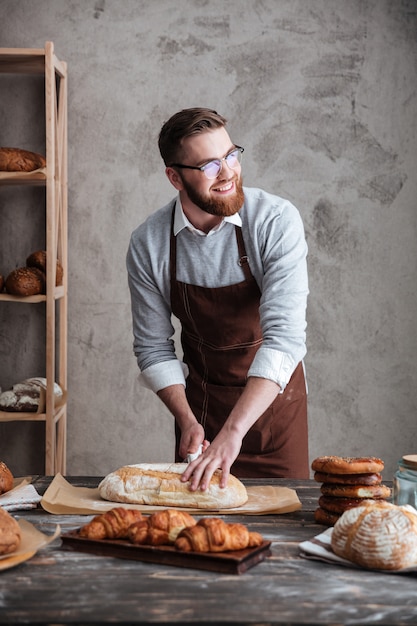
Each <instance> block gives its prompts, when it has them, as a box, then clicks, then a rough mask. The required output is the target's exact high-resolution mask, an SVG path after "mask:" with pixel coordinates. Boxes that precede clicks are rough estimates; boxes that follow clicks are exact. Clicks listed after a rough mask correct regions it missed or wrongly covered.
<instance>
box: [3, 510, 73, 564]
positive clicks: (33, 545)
mask: <svg viewBox="0 0 417 626" xmlns="http://www.w3.org/2000/svg"><path fill="white" fill-rule="evenodd" d="M18 524H19V526H20V532H21V537H22V539H21V542H20V546H19V549H18V550H16V551H15V552H12V553H11V554H3V555H0V571H2V570H5V569H9V568H10V567H14V566H15V565H18V564H19V563H22V562H23V561H27V560H28V559H31V558H32V557H33V555H34V554H36V553H37V552H38V550H40V549H41V548H44V547H45V546H47V545H48V544H49V543H51V542H52V541H54V539H56V538H57V537H59V535H60V534H61V527H60V526H59V525H57V526H56V528H55V532H54V534H53V535H44V534H43V533H41V532H40V531H39V530H38V529H37V528H35V526H33V524H31V523H30V522H28V521H27V520H25V519H20V520H18Z"/></svg>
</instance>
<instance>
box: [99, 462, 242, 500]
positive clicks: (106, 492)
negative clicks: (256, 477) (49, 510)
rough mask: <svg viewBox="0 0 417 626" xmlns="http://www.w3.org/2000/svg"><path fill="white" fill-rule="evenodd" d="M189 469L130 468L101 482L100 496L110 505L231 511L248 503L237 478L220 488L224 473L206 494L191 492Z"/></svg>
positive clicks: (215, 478) (176, 465)
mask: <svg viewBox="0 0 417 626" xmlns="http://www.w3.org/2000/svg"><path fill="white" fill-rule="evenodd" d="M185 468H186V465H185V464H184V463H139V464H137V465H126V466H124V467H121V468H120V469H118V470H116V471H114V472H112V473H111V474H108V475H107V476H106V477H105V478H104V479H103V480H102V481H101V483H100V484H99V487H98V488H99V493H100V496H101V497H102V498H104V500H109V501H110V502H126V503H129V504H150V505H154V506H174V507H186V508H193V509H216V510H217V509H229V508H235V507H238V506H241V505H242V504H244V503H245V502H246V501H247V499H248V494H247V491H246V488H245V486H244V485H243V483H241V482H240V480H239V479H238V478H236V477H235V476H229V479H228V483H227V486H226V488H225V489H221V488H220V477H221V471H220V470H217V471H216V472H215V473H214V474H213V477H212V479H211V482H210V485H209V487H208V489H206V491H201V490H197V491H191V490H190V488H189V483H187V482H185V483H183V482H181V480H180V477H181V474H182V473H183V472H184V471H185Z"/></svg>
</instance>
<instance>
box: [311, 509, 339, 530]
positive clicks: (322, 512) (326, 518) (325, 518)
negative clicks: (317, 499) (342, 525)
mask: <svg viewBox="0 0 417 626" xmlns="http://www.w3.org/2000/svg"><path fill="white" fill-rule="evenodd" d="M341 515H342V514H341V513H332V511H326V509H322V508H321V507H320V506H319V507H318V508H317V509H316V510H315V511H314V521H315V522H316V523H317V524H322V525H323V526H334V525H335V524H336V522H337V520H338V519H339V517H340V516H341Z"/></svg>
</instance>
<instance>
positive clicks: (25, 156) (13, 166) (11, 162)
mask: <svg viewBox="0 0 417 626" xmlns="http://www.w3.org/2000/svg"><path fill="white" fill-rule="evenodd" d="M43 167H46V159H45V157H44V156H42V155H41V154H38V153H37V152H30V151H29V150H23V149H22V148H0V171H2V172H33V171H34V170H38V169H41V168H43Z"/></svg>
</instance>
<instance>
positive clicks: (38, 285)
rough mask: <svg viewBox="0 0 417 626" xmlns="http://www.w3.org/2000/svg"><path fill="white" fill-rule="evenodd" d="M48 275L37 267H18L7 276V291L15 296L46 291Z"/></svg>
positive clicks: (31, 294)
mask: <svg viewBox="0 0 417 626" xmlns="http://www.w3.org/2000/svg"><path fill="white" fill-rule="evenodd" d="M45 285H46V277H45V274H44V273H43V272H41V270H39V269H38V268H37V267H18V268H17V269H15V270H12V271H11V272H10V274H9V275H8V276H7V278H6V291H7V293H10V294H11V295H14V296H25V297H26V296H37V295H38V294H42V293H45Z"/></svg>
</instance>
